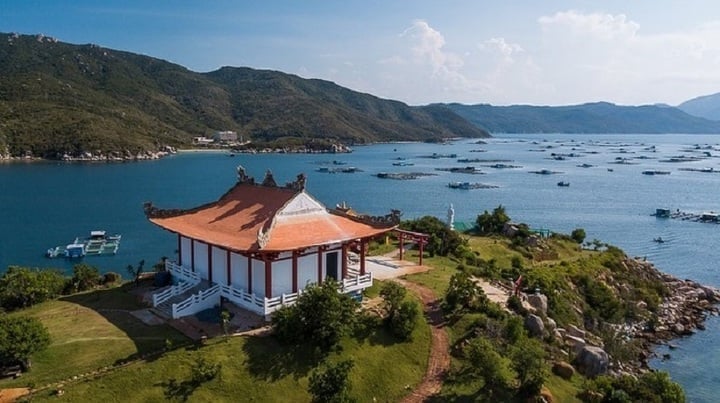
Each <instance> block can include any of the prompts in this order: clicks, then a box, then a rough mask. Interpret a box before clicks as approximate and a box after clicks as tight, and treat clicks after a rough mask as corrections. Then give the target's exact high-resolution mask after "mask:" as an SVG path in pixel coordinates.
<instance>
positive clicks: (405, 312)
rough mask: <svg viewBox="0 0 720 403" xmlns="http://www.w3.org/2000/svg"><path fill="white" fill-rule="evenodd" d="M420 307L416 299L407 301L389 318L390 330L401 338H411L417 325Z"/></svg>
mask: <svg viewBox="0 0 720 403" xmlns="http://www.w3.org/2000/svg"><path fill="white" fill-rule="evenodd" d="M419 314H420V308H419V307H418V303H417V302H416V301H405V302H403V303H402V304H400V307H399V308H398V309H397V310H396V311H394V312H393V313H392V314H391V315H390V317H389V318H388V319H389V320H388V324H389V326H390V331H391V332H392V333H393V334H394V335H395V336H397V337H398V338H399V339H400V340H409V339H410V337H411V335H412V332H413V330H415V326H416V325H417V317H418V315H419Z"/></svg>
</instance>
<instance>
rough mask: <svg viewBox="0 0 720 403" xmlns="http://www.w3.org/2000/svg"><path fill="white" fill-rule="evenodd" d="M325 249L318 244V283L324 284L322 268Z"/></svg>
mask: <svg viewBox="0 0 720 403" xmlns="http://www.w3.org/2000/svg"><path fill="white" fill-rule="evenodd" d="M323 251H324V248H323V247H322V246H318V252H317V256H318V259H317V260H318V261H317V276H318V284H322V282H323V278H322V268H323V265H322V257H323Z"/></svg>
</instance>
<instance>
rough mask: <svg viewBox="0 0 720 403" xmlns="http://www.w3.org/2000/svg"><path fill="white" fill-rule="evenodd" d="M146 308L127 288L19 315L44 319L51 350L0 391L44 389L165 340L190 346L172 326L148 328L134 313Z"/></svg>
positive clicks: (3, 384) (159, 345) (77, 297)
mask: <svg viewBox="0 0 720 403" xmlns="http://www.w3.org/2000/svg"><path fill="white" fill-rule="evenodd" d="M142 308H146V306H144V305H142V304H140V303H139V302H138V301H137V297H136V296H135V295H133V294H130V293H128V292H126V289H125V288H124V287H119V288H113V289H107V290H98V291H93V292H89V293H85V294H78V295H74V296H69V297H65V298H61V299H59V300H55V301H49V302H46V303H43V304H39V305H37V306H34V307H31V308H29V309H25V310H22V311H19V312H14V313H12V315H29V316H33V317H36V318H38V319H39V320H40V321H42V323H43V324H44V325H45V327H47V329H48V331H49V332H50V336H51V345H50V347H49V348H47V349H46V350H44V351H42V352H40V353H37V354H35V355H34V356H33V357H32V365H33V366H32V370H31V371H30V372H28V373H26V374H23V376H22V377H21V378H19V379H16V380H9V379H5V380H0V388H2V387H17V386H35V387H40V386H42V385H45V384H47V383H52V382H57V381H61V380H63V379H67V378H70V377H72V376H75V375H79V374H83V373H86V372H90V371H93V370H97V369H100V368H103V367H106V366H110V365H113V364H115V363H116V362H119V361H123V360H128V359H133V358H135V357H137V356H138V355H140V354H144V353H148V352H152V351H157V350H159V349H162V348H163V347H164V346H165V340H171V341H172V342H173V343H175V344H176V345H181V344H184V343H187V342H188V339H187V338H185V336H183V335H182V334H180V333H178V332H177V331H176V330H175V329H173V328H171V327H169V326H167V325H159V326H148V325H145V324H144V323H142V322H141V321H140V320H139V319H137V318H135V317H134V316H132V315H130V314H129V313H128V311H131V310H136V309H142Z"/></svg>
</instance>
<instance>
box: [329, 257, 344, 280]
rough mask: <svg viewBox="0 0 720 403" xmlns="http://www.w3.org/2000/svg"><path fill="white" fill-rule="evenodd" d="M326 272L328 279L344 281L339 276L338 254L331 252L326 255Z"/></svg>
mask: <svg viewBox="0 0 720 403" xmlns="http://www.w3.org/2000/svg"><path fill="white" fill-rule="evenodd" d="M325 270H327V277H332V278H333V279H335V280H336V281H340V280H342V279H341V278H339V276H338V253H337V252H330V253H327V254H325Z"/></svg>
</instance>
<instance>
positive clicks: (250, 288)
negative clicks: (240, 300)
mask: <svg viewBox="0 0 720 403" xmlns="http://www.w3.org/2000/svg"><path fill="white" fill-rule="evenodd" d="M247 279H248V292H249V293H250V294H253V286H252V257H250V255H248V256H247Z"/></svg>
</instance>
